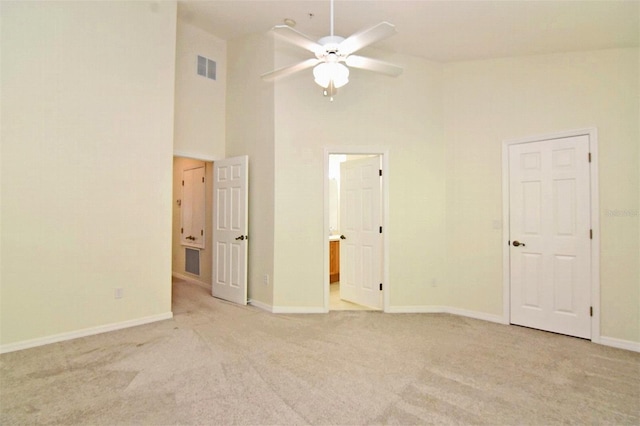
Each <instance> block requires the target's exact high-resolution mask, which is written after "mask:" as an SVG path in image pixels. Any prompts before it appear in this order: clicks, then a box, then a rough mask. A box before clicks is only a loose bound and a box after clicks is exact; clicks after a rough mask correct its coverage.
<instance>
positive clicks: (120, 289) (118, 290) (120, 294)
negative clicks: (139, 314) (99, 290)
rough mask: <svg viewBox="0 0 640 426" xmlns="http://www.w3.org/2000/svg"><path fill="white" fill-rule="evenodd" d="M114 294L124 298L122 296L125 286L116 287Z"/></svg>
mask: <svg viewBox="0 0 640 426" xmlns="http://www.w3.org/2000/svg"><path fill="white" fill-rule="evenodd" d="M113 296H114V297H115V298H116V299H122V297H123V296H124V289H123V288H116V290H115V291H114V294H113Z"/></svg>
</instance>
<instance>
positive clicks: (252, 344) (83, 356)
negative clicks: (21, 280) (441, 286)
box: [0, 280, 640, 425]
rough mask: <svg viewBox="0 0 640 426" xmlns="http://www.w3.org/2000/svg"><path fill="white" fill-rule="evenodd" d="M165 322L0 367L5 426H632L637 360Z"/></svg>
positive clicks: (236, 324) (189, 306)
mask: <svg viewBox="0 0 640 426" xmlns="http://www.w3.org/2000/svg"><path fill="white" fill-rule="evenodd" d="M173 313H174V318H173V319H171V320H166V321H161V322H156V323H153V324H148V325H144V326H139V327H133V328H129V329H125V330H120V331H115V332H111V333H104V334H100V335H96V336H91V337H85V338H80V339H76V340H71V341H66V342H61V343H55V344H51V345H47V346H42V347H38V348H33V349H28V350H23V351H18V352H12V353H7V354H3V355H1V356H0V401H1V404H2V409H1V410H0V424H3V425H23V424H39V423H51V424H65V425H72V424H105V425H106V424H109V425H111V424H176V423H180V424H281V425H287V424H296V425H301V424H323V425H329V424H358V425H363V424H432V423H436V424H451V423H456V424H536V425H540V424H545V425H550V424H566V423H574V424H617V425H621V424H639V423H640V405H639V404H638V401H639V400H640V354H639V353H634V352H629V351H624V350H621V349H615V348H611V347H606V346H600V345H596V344H593V343H591V342H588V341H585V340H581V339H576V338H571V337H566V336H561V335H556V334H552V333H545V332H541V331H536V330H531V329H526V328H521V327H514V326H505V325H500V324H494V323H490V322H485V321H479V320H474V319H469V318H463V317H458V316H453V315H442V314H383V313H381V312H363V311H340V312H331V313H329V314H319V315H309V314H306V315H274V314H270V313H268V312H265V311H263V310H260V309H258V308H255V307H252V306H237V305H233V304H230V303H227V302H224V301H221V300H218V299H214V298H212V297H211V296H210V295H209V291H208V289H206V288H204V287H200V286H197V285H193V284H189V283H186V282H184V281H179V280H177V281H175V282H174V288H173Z"/></svg>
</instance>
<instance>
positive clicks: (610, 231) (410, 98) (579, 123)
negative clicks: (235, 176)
mask: <svg viewBox="0 0 640 426" xmlns="http://www.w3.org/2000/svg"><path fill="white" fill-rule="evenodd" d="M266 39H267V38H265V40H266ZM254 42H255V40H254V41H252V42H249V43H246V42H245V41H238V42H237V47H238V48H236V47H234V51H236V55H235V56H236V59H235V62H236V63H237V64H244V63H245V62H244V61H247V60H248V59H247V56H244V55H246V54H249V55H250V52H253V51H254V50H251V49H250V47H252V46H253V47H255V44H254ZM243 49H245V51H244V52H243V51H242V50H243ZM374 54H376V55H378V54H380V52H374ZM296 55H297V57H296ZM300 58H301V57H300V56H299V52H298V53H295V52H294V50H292V49H291V48H289V47H287V46H283V45H282V43H279V42H276V45H275V58H274V64H275V66H283V65H286V64H287V63H292V62H295V60H298V59H300ZM386 59H389V60H392V61H395V62H397V63H400V64H401V65H403V66H404V67H405V73H404V74H403V75H402V76H401V77H400V78H398V79H389V78H386V77H384V76H378V75H373V74H369V73H366V72H364V71H357V70H355V71H352V79H351V80H352V81H351V82H350V83H349V84H348V85H347V86H345V88H343V89H342V90H341V93H340V94H338V96H337V97H336V98H335V101H334V102H329V101H328V99H326V98H323V97H322V96H321V94H320V90H319V89H318V88H317V87H316V86H315V85H314V84H313V83H312V81H311V77H310V75H309V74H310V73H305V72H303V73H300V74H297V75H294V76H291V77H289V78H287V79H284V80H280V81H278V82H276V83H275V84H273V88H274V94H273V105H274V110H273V113H272V115H270V116H271V117H274V124H273V125H272V124H271V123H270V122H268V121H266V122H265V121H258V122H256V123H257V129H259V130H258V131H257V133H261V130H260V129H261V127H260V126H261V125H262V124H265V123H267V124H265V125H266V127H265V128H266V129H267V130H268V131H267V132H266V134H267V135H269V134H271V131H273V152H274V154H273V155H274V156H275V159H274V164H273V166H272V167H273V170H274V172H273V173H274V183H273V191H274V193H273V200H274V212H275V213H274V224H273V228H272V229H273V236H274V237H273V238H274V241H273V246H269V245H265V246H264V247H262V248H261V253H266V251H271V250H272V251H273V257H274V258H273V265H274V275H275V278H276V279H275V281H274V285H273V303H272V305H273V306H275V307H276V308H280V307H286V308H288V309H297V308H301V309H302V310H304V309H305V308H310V309H318V308H321V307H322V304H323V286H324V282H323V275H324V269H325V267H326V265H325V264H324V262H323V251H324V245H325V243H326V236H325V235H324V229H323V223H324V217H323V212H324V205H323V202H324V198H323V197H324V195H323V194H324V192H323V185H324V182H323V176H324V173H323V167H324V163H323V160H324V159H323V155H324V149H325V148H326V147H330V148H331V149H337V150H339V149H340V147H354V146H356V147H362V146H368V147H373V149H378V148H383V149H388V150H389V162H390V166H389V171H388V175H387V179H389V182H390V197H389V209H390V211H389V220H390V226H389V229H388V230H387V232H386V233H385V237H386V238H388V239H389V243H390V258H389V276H390V280H389V283H388V284H389V285H390V288H391V293H390V305H391V308H392V309H399V310H402V309H407V308H409V309H411V308H418V309H423V308H425V307H427V308H428V307H434V306H435V307H437V306H449V307H451V308H453V309H454V310H458V311H460V312H470V313H476V314H479V315H480V316H482V315H486V316H487V317H493V318H499V317H501V316H502V314H503V311H502V309H503V301H502V291H503V282H502V249H503V241H502V192H501V190H502V181H501V173H502V169H501V167H502V164H501V158H502V157H501V149H502V143H503V141H504V140H505V139H513V138H518V137H526V136H532V135H537V134H548V133H552V132H557V131H565V130H571V129H578V128H585V127H597V128H598V130H599V137H600V139H599V141H600V156H599V161H600V197H601V208H600V211H601V237H602V239H601V241H602V247H601V260H602V270H601V279H602V280H601V289H602V301H601V321H602V325H601V331H602V335H604V336H607V337H612V338H617V339H623V340H627V341H633V342H638V341H640V333H639V328H638V326H639V324H640V321H639V318H640V303H639V302H640V289H639V281H640V280H639V277H638V270H639V268H638V259H639V256H638V238H637V235H638V232H639V230H638V218H637V215H636V216H631V217H627V218H619V217H611V216H606V211H607V210H630V211H636V210H637V208H638V192H639V191H638V185H639V180H640V179H639V178H638V171H637V170H638V163H637V159H638V153H637V150H638V145H639V143H638V142H639V129H638V121H637V118H638V108H639V107H638V93H639V88H638V78H637V76H638V50H637V49H619V50H604V51H596V52H582V53H567V54H558V55H545V56H533V57H522V58H510V59H496V60H489V61H474V62H465V63H454V64H435V63H430V62H428V61H425V60H421V59H418V58H413V57H405V56H401V55H396V56H392V57H389V58H386ZM252 65H255V64H252ZM259 65H260V66H257V67H256V66H253V67H244V68H242V69H244V74H243V75H242V77H241V79H242V80H243V81H245V82H246V81H250V82H251V83H250V84H252V85H254V86H252V89H251V91H250V92H251V93H250V94H247V93H248V92H249V90H248V89H247V88H246V87H244V86H243V87H242V88H240V87H239V86H238V87H236V88H235V89H233V90H231V88H230V89H229V90H230V98H231V97H235V93H236V91H239V92H242V93H243V94H244V95H245V96H246V97H245V98H244V99H243V100H233V101H229V104H228V105H231V104H233V105H234V109H233V112H232V111H231V110H229V118H228V121H227V126H230V125H229V123H234V122H236V123H241V122H245V123H246V120H247V118H245V119H244V121H242V120H238V118H237V117H235V114H241V113H242V112H243V111H244V107H248V108H250V110H251V111H253V109H252V108H253V107H252V106H251V105H250V103H251V102H258V103H262V104H263V105H269V102H270V98H269V97H270V96H271V94H270V93H269V95H268V96H269V97H267V98H265V97H263V96H262V95H260V94H259V93H258V92H256V90H258V91H260V90H265V89H264V88H263V87H261V86H259V78H258V76H259V74H260V73H262V72H265V71H268V70H269V69H271V68H270V67H269V66H267V65H268V64H266V63H265V62H262V63H260V64H259ZM239 68H241V67H239ZM251 68H254V69H253V70H252V69H251ZM372 88H375V89H374V90H372ZM244 102H249V103H248V104H246V105H245V104H244ZM260 113H265V114H271V111H269V108H268V107H266V108H264V109H263V110H261V112H260ZM249 115H250V114H249ZM236 120H238V121H236ZM272 126H273V127H272ZM272 129H273V130H272ZM251 131H255V129H252V130H251ZM238 134H240V132H239V133H238ZM250 139H251V138H247V139H245V140H244V141H242V142H239V143H240V145H238V146H237V147H236V148H232V147H234V146H235V144H236V143H237V142H236V141H234V140H232V139H229V140H228V145H227V149H236V150H237V152H238V153H242V152H243V150H244V149H245V148H246V147H247V146H250V145H252V144H253V143H252V142H249V141H248V140H250ZM254 139H255V138H254ZM266 140H267V142H266V144H267V146H269V138H268V137H267V138H266ZM255 146H258V144H253V147H254V148H255ZM245 152H246V151H245ZM263 153H264V154H265V156H264V157H263V156H261V155H257V156H256V155H253V156H252V155H251V154H250V157H251V158H252V159H253V162H255V163H258V164H262V165H264V166H265V167H270V166H269V161H270V159H269V156H270V155H271V152H270V151H269V149H267V150H266V151H263ZM258 185H259V188H260V190H262V189H264V190H267V191H268V190H271V184H270V183H268V182H266V181H261V182H260V183H258ZM263 195H264V194H263ZM252 200H253V199H252ZM634 209H635V210H634ZM263 250H266V251H263ZM269 255H270V253H269ZM265 300H266V299H265Z"/></svg>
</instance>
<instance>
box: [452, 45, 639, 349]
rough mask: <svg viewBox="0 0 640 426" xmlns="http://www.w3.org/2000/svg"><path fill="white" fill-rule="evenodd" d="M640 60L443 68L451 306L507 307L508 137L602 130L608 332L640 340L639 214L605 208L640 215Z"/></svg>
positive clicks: (578, 56)
mask: <svg viewBox="0 0 640 426" xmlns="http://www.w3.org/2000/svg"><path fill="white" fill-rule="evenodd" d="M638 62H639V58H638V49H619V50H603V51H594V52H581V53H566V54H558V55H543V56H531V57H524V58H509V59H496V60H487V61H475V62H465V63H455V64H448V65H446V66H445V68H444V69H445V73H444V74H445V76H446V77H445V103H444V105H445V129H446V139H447V163H446V164H447V167H446V181H447V241H448V246H447V253H448V260H449V268H448V277H449V284H450V286H451V299H450V300H451V302H450V303H451V304H452V305H454V306H458V307H460V308H464V309H469V310H474V311H482V312H488V313H494V314H499V313H501V312H502V250H503V246H504V244H503V243H504V241H502V231H501V229H494V227H493V224H494V222H495V221H498V222H499V221H500V220H501V215H502V193H501V152H502V151H501V150H502V142H503V141H504V140H506V139H514V138H521V137H527V136H534V135H540V134H548V133H553V132H558V131H565V130H572V129H580V128H586V127H597V128H598V141H599V151H600V153H599V159H598V160H599V166H600V167H599V181H600V224H601V226H600V230H599V232H600V236H601V251H600V259H601V333H602V335H603V336H608V337H614V338H619V339H625V340H630V341H635V342H640V275H639V274H638V264H639V255H638V238H637V236H638V234H639V233H640V228H639V226H638V222H639V221H638V216H637V214H636V215H635V216H633V215H631V216H626V217H614V216H611V215H608V214H607V212H608V211H610V210H614V211H615V210H618V211H622V210H625V211H635V212H637V211H638V187H639V186H640V184H639V181H640V179H639V175H638V166H639V164H638V147H639V146H640V131H639V127H638V118H639V116H640V109H639V95H640V86H639V84H638V76H639V75H640V69H639V66H638ZM595 232H598V230H597V229H596V230H595Z"/></svg>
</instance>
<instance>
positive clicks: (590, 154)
mask: <svg viewBox="0 0 640 426" xmlns="http://www.w3.org/2000/svg"><path fill="white" fill-rule="evenodd" d="M589 162H591V153H589Z"/></svg>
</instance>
